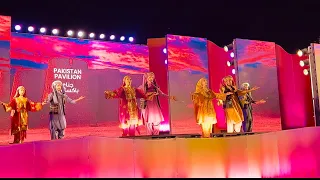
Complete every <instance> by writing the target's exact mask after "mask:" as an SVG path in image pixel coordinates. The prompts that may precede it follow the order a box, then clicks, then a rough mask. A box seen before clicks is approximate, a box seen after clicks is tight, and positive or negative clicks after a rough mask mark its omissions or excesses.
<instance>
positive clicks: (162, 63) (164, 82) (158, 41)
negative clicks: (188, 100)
mask: <svg viewBox="0 0 320 180" xmlns="http://www.w3.org/2000/svg"><path fill="white" fill-rule="evenodd" d="M148 48H149V69H150V72H153V73H154V74H155V76H156V80H157V83H158V85H159V87H160V89H161V90H162V91H163V92H164V93H165V94H169V89H168V60H167V42H166V38H153V39H148ZM160 105H161V111H162V114H163V117H164V120H165V121H164V122H163V123H161V127H160V133H161V134H167V133H170V132H171V121H170V115H169V113H170V111H169V99H168V98H160Z"/></svg>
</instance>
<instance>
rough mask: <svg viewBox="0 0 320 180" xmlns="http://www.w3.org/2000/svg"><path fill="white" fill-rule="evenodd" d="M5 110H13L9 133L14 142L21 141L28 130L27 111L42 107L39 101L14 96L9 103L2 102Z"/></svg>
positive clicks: (38, 109) (37, 109)
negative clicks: (12, 136)
mask: <svg viewBox="0 0 320 180" xmlns="http://www.w3.org/2000/svg"><path fill="white" fill-rule="evenodd" d="M3 107H4V109H5V111H6V112H11V111H12V110H14V114H13V116H11V135H14V136H15V142H17V141H23V140H24V139H25V138H26V137H27V135H26V131H27V130H28V111H31V112H36V111H40V110H41V109H42V104H41V103H34V102H32V101H30V100H28V98H26V97H16V98H13V99H12V100H11V102H10V103H9V104H3Z"/></svg>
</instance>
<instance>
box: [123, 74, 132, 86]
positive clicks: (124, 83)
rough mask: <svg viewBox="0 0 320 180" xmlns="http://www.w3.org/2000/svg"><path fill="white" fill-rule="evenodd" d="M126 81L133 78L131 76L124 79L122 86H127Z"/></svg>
mask: <svg viewBox="0 0 320 180" xmlns="http://www.w3.org/2000/svg"><path fill="white" fill-rule="evenodd" d="M126 79H131V77H130V76H124V77H123V79H122V86H125V85H126Z"/></svg>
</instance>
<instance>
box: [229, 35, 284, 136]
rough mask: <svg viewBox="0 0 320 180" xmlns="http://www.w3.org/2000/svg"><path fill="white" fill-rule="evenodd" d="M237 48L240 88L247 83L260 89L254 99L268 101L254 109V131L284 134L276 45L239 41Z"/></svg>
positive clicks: (237, 71)
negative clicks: (280, 132) (282, 131)
mask: <svg viewBox="0 0 320 180" xmlns="http://www.w3.org/2000/svg"><path fill="white" fill-rule="evenodd" d="M234 44H235V61H236V63H235V65H236V73H237V74H236V75H237V80H238V86H239V87H240V86H241V84H242V83H245V82H247V83H249V84H250V86H251V87H253V86H258V87H260V89H258V90H257V91H255V92H252V95H253V99H255V100H260V99H266V100H267V103H266V104H264V105H260V106H259V107H254V110H253V118H254V120H253V131H256V132H257V131H278V130H281V117H280V105H279V104H280V102H279V91H278V84H279V83H278V72H277V71H278V68H277V61H276V52H275V43H273V42H264V41H255V40H245V39H236V40H235V43H234Z"/></svg>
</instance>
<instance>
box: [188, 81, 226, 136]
mask: <svg viewBox="0 0 320 180" xmlns="http://www.w3.org/2000/svg"><path fill="white" fill-rule="evenodd" d="M230 94H232V92H228V93H226V94H224V93H215V92H213V91H212V90H211V89H209V88H208V81H207V79H205V78H201V79H200V80H199V81H198V82H197V84H196V90H195V92H194V93H192V101H193V104H194V111H195V117H196V121H197V124H199V125H201V130H202V137H204V138H208V137H210V134H211V132H212V126H213V124H216V123H217V119H216V112H215V110H214V107H213V104H212V100H213V99H214V98H216V99H221V100H225V98H226V96H227V95H230Z"/></svg>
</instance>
